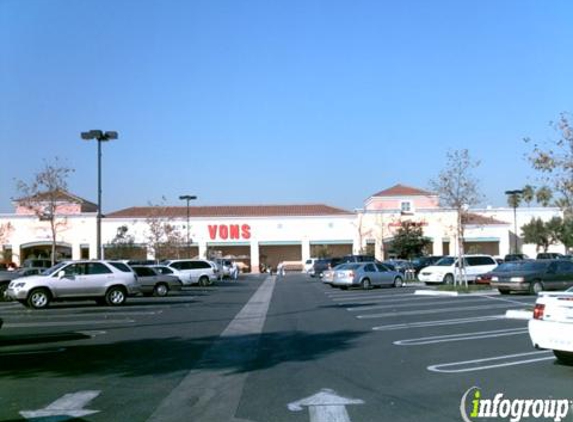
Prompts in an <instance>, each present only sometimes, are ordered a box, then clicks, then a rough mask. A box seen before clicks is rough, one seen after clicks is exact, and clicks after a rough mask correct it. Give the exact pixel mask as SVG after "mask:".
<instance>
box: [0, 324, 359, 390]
mask: <svg viewBox="0 0 573 422" xmlns="http://www.w3.org/2000/svg"><path fill="white" fill-rule="evenodd" d="M364 334H366V332H356V331H335V332H329V333H319V334H310V333H305V332H277V333H266V334H262V335H240V336H232V337H218V336H211V337H202V338H198V339H180V338H173V337H172V338H164V339H144V340H128V341H119V342H116V343H111V344H83V345H67V346H66V351H65V352H64V353H59V354H54V355H51V356H50V359H46V358H45V356H42V355H18V354H14V353H13V352H11V353H10V354H6V355H4V356H2V348H1V347H0V356H1V359H0V377H2V378H3V379H6V378H12V379H19V378H29V377H38V376H50V377H57V376H62V377H69V376H76V375H77V376H80V375H81V376H86V375H88V374H98V375H114V376H123V377H139V376H143V375H159V374H167V373H173V372H177V371H182V370H191V369H201V370H225V371H228V373H230V374H232V373H244V372H252V371H257V370H261V369H266V368H270V367H274V366H275V365H278V364H280V363H283V362H296V361H311V360H314V359H318V358H320V357H322V356H325V355H328V354H330V353H334V352H339V351H342V350H345V349H348V348H350V347H352V345H353V342H354V341H355V340H357V339H358V338H359V337H361V336H363V335H364ZM55 338H57V337H55ZM55 338H54V339H50V338H49V337H48V341H51V340H53V341H58V340H55ZM5 340H9V339H5ZM5 340H3V341H5ZM2 344H6V343H0V345H2Z"/></svg>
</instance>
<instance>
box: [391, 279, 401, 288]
mask: <svg viewBox="0 0 573 422" xmlns="http://www.w3.org/2000/svg"><path fill="white" fill-rule="evenodd" d="M402 284H403V280H402V277H396V278H395V279H394V284H393V286H394V287H402Z"/></svg>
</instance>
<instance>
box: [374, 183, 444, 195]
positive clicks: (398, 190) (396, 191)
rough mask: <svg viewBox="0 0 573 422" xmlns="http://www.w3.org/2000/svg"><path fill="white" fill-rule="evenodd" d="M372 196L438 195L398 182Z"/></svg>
mask: <svg viewBox="0 0 573 422" xmlns="http://www.w3.org/2000/svg"><path fill="white" fill-rule="evenodd" d="M372 196H436V194H435V193H433V192H429V191H425V190H422V189H418V188H413V187H411V186H406V185H401V184H397V185H394V186H392V187H391V188H388V189H385V190H383V191H380V192H378V193H375V194H374V195H372Z"/></svg>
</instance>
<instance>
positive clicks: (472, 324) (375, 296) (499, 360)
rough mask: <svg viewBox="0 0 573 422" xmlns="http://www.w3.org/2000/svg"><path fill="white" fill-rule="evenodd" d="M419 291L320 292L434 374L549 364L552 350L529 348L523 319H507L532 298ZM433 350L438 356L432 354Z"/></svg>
mask: <svg viewBox="0 0 573 422" xmlns="http://www.w3.org/2000/svg"><path fill="white" fill-rule="evenodd" d="M420 289H422V290H426V288H424V287H420V286H415V287H406V288H402V289H377V290H369V291H362V290H351V291H338V290H334V289H330V288H325V290H324V293H325V295H326V296H328V298H329V299H330V300H331V301H332V302H333V303H335V304H337V305H338V306H340V307H341V308H343V309H344V310H346V311H347V312H348V313H349V314H350V315H351V316H352V317H354V318H356V319H358V320H360V321H362V322H363V323H364V324H365V325H367V326H368V328H369V329H371V330H373V331H376V332H378V333H380V334H381V335H384V336H385V337H384V338H385V339H387V341H388V342H390V343H391V344H392V345H394V346H395V347H400V348H404V349H406V348H407V349H410V351H412V350H413V349H416V350H415V351H413V353H415V354H416V357H417V359H418V360H420V359H421V360H423V363H424V365H425V367H426V369H427V370H428V371H430V372H433V373H450V374H451V373H468V372H475V371H484V370H496V369H499V368H503V367H508V366H515V365H528V364H536V363H538V362H542V361H547V360H554V357H553V354H552V353H551V352H548V351H536V350H535V349H533V348H532V347H531V344H530V343H529V336H528V331H527V321H524V320H515V319H509V318H507V317H506V311H507V310H511V309H528V308H529V309H531V308H532V307H533V305H534V303H535V297H534V296H526V295H511V296H500V295H499V294H498V293H497V292H495V291H492V292H486V293H482V294H466V295H459V296H445V295H444V296H439V295H423V294H422V295H419V294H416V291H419V290H420ZM501 339H508V340H511V341H504V342H501V341H500V340H501ZM468 345H471V346H470V347H468ZM437 348H439V353H435V352H436V350H437ZM468 350H469V352H468ZM436 355H437V356H439V360H437V361H436V359H435V358H433V356H436Z"/></svg>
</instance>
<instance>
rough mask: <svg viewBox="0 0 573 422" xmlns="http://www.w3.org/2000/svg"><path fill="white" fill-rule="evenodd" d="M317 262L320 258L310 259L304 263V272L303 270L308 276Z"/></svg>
mask: <svg viewBox="0 0 573 422" xmlns="http://www.w3.org/2000/svg"><path fill="white" fill-rule="evenodd" d="M317 260H318V258H310V259H307V260H306V261H304V264H303V268H302V270H303V271H304V272H305V273H306V274H308V273H309V272H310V270H311V268H312V266H313V265H314V263H315V262H316V261H317Z"/></svg>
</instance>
